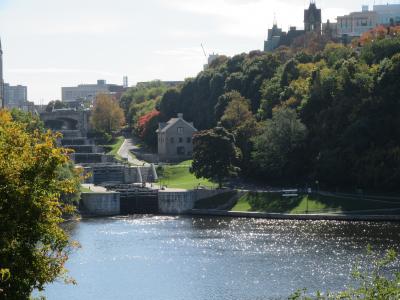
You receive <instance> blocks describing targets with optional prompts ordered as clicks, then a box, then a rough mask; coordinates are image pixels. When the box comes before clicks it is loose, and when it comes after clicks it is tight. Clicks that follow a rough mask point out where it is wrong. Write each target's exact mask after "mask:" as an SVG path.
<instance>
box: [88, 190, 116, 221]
mask: <svg viewBox="0 0 400 300" xmlns="http://www.w3.org/2000/svg"><path fill="white" fill-rule="evenodd" d="M81 210H82V211H83V212H84V213H87V214H90V215H95V216H114V215H119V214H120V194H119V193H116V192H104V193H82V194H81Z"/></svg>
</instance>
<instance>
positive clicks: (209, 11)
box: [0, 0, 398, 104]
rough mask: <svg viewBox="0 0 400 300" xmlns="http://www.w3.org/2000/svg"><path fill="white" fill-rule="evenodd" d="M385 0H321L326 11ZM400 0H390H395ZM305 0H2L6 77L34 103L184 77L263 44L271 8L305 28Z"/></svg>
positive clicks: (282, 20) (332, 14)
mask: <svg viewBox="0 0 400 300" xmlns="http://www.w3.org/2000/svg"><path fill="white" fill-rule="evenodd" d="M374 2H375V4H386V2H387V1H358V0H357V1H345V0H337V1H328V0H324V1H318V0H317V1H316V4H317V6H318V8H321V9H322V17H323V21H324V22H325V21H326V20H327V19H330V20H331V21H335V18H336V16H338V15H344V14H347V13H349V12H351V11H359V10H361V6H362V5H363V4H368V5H369V6H370V8H372V5H373V4H374ZM396 2H397V3H398V1H392V2H390V3H396ZM308 5H309V1H308V0H201V1H198V0H197V1H196V0H146V1H137V0H113V1H109V0H0V37H1V39H2V44H3V52H4V56H3V59H4V79H5V81H6V82H8V83H10V84H13V85H16V84H22V85H27V86H28V97H29V100H30V101H35V103H36V104H39V103H41V102H42V101H43V103H47V102H48V101H50V100H54V99H60V98H61V87H62V86H75V85H78V84H81V83H96V80H97V79H105V80H107V82H109V83H117V84H121V85H122V78H123V76H124V75H127V76H128V77H129V85H133V84H135V83H136V82H138V81H149V80H153V79H161V80H184V79H185V78H187V77H192V76H195V75H196V74H197V73H198V72H200V71H201V70H202V67H203V65H204V64H205V63H206V58H205V57H204V55H203V52H202V49H201V46H200V44H201V43H203V44H204V46H205V48H206V51H207V52H208V53H212V52H215V53H219V54H225V55H228V56H232V55H235V54H238V53H242V52H249V51H251V50H257V49H259V50H261V49H262V48H263V42H264V40H265V39H266V36H267V29H268V28H270V27H271V26H272V23H273V19H274V14H275V15H276V19H277V22H278V25H279V26H280V27H282V28H283V29H284V30H287V29H288V27H289V26H291V25H292V26H297V27H299V28H300V27H303V9H304V8H306V7H308Z"/></svg>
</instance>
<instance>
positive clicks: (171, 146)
mask: <svg viewBox="0 0 400 300" xmlns="http://www.w3.org/2000/svg"><path fill="white" fill-rule="evenodd" d="M195 132H197V129H196V128H195V127H194V126H193V123H191V122H190V123H189V122H186V121H185V120H184V119H183V114H178V117H177V118H172V119H171V120H169V121H168V122H167V123H159V124H158V129H157V137H158V156H159V160H160V161H182V160H185V159H190V158H191V157H192V153H193V134H194V133H195Z"/></svg>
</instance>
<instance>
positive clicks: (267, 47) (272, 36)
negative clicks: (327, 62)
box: [264, 1, 322, 52]
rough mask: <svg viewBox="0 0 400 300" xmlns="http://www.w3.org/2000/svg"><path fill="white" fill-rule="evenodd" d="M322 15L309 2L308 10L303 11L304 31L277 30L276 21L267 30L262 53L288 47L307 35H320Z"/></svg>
mask: <svg viewBox="0 0 400 300" xmlns="http://www.w3.org/2000/svg"><path fill="white" fill-rule="evenodd" d="M321 29H322V13H321V9H318V8H317V6H316V4H315V2H314V1H311V2H310V5H309V7H308V9H305V10H304V30H302V29H297V28H296V27H295V26H291V27H290V28H289V31H288V32H285V31H283V30H282V28H279V27H278V25H277V23H276V21H274V25H273V26H272V28H271V29H268V38H267V40H266V41H264V51H266V52H271V51H273V50H275V49H276V48H278V47H280V46H290V45H291V44H292V43H293V41H294V40H295V39H297V38H298V37H300V36H302V35H304V34H306V33H309V32H315V33H317V34H321Z"/></svg>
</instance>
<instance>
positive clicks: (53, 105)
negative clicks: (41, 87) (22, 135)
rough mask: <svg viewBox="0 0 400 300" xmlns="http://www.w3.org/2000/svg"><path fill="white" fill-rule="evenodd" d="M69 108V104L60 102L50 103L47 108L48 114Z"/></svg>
mask: <svg viewBox="0 0 400 300" xmlns="http://www.w3.org/2000/svg"><path fill="white" fill-rule="evenodd" d="M66 107H68V105H67V104H65V103H64V102H62V101H60V100H55V101H54V100H53V101H50V102H49V103H48V104H47V106H46V112H52V111H53V110H54V109H62V108H66Z"/></svg>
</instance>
